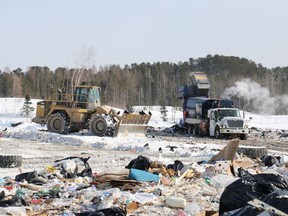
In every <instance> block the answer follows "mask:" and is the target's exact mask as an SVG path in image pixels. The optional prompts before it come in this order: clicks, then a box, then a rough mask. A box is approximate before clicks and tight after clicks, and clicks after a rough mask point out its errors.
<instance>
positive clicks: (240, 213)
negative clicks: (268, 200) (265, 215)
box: [221, 206, 262, 216]
mask: <svg viewBox="0 0 288 216" xmlns="http://www.w3.org/2000/svg"><path fill="white" fill-rule="evenodd" d="M261 212H262V210H260V209H257V208H255V207H253V206H245V207H242V208H239V209H236V210H233V211H228V212H224V213H223V214H221V216H251V215H258V214H260V213H261Z"/></svg>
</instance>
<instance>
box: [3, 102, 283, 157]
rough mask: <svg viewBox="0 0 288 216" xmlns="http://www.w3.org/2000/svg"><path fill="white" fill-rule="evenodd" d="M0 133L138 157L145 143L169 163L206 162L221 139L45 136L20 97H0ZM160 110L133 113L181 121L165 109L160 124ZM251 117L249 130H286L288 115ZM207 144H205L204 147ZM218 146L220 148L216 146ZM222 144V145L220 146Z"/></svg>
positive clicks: (177, 114)
mask: <svg viewBox="0 0 288 216" xmlns="http://www.w3.org/2000/svg"><path fill="white" fill-rule="evenodd" d="M0 103H1V106H0V130H4V129H5V128H7V130H6V132H4V133H3V137H5V138H16V139H20V140H30V141H37V142H45V143H59V144H66V145H73V146H92V147H94V148H98V149H102V150H121V151H128V150H130V151H134V152H138V153H139V154H141V152H143V151H144V150H147V148H144V145H145V144H146V143H148V144H149V151H154V152H158V150H159V148H160V147H161V148H162V149H163V150H164V153H163V155H166V156H168V157H169V156H171V155H173V158H170V160H171V159H172V160H173V159H175V157H178V158H190V160H191V158H193V159H194V160H197V159H199V158H204V159H208V158H210V157H211V156H212V155H213V154H215V149H216V151H217V150H219V147H221V145H222V142H221V140H213V139H211V140H208V141H207V142H209V143H207V142H205V143H197V141H196V140H195V139H193V138H191V139H190V140H189V141H188V142H187V140H185V141H183V140H181V137H180V138H178V139H173V140H172V141H171V140H169V138H168V137H167V140H165V139H159V138H157V137H156V138H154V137H153V136H150V137H149V136H148V137H138V138H137V137H136V138H135V137H133V138H129V137H128V138H127V137H97V136H92V134H90V133H89V132H88V131H86V132H84V133H83V132H79V133H73V134H69V135H60V134H55V133H49V132H47V131H45V130H47V128H46V126H44V127H42V126H41V125H38V124H35V123H32V122H31V119H32V117H34V116H35V111H34V113H32V115H31V118H23V117H22V116H21V115H20V113H21V107H22V106H23V104H24V98H0ZM36 103H37V100H32V104H33V106H35V107H36ZM159 109H160V107H159V106H153V107H148V108H147V107H135V108H134V111H135V112H137V111H139V110H144V111H145V112H148V110H149V111H150V112H152V118H151V120H150V122H149V125H150V126H152V127H154V128H156V129H157V128H159V129H160V128H169V127H171V126H173V125H174V124H177V123H178V122H179V121H180V119H181V118H182V112H181V109H180V108H177V109H176V108H172V107H167V109H168V116H167V117H168V121H166V122H164V121H163V120H162V119H161V116H160V111H159ZM250 116H251V117H252V120H251V121H250V127H257V128H264V129H267V128H271V129H288V116H260V115H255V114H249V115H247V117H250ZM18 122H22V124H20V125H18V126H17V127H12V126H11V123H18ZM208 144H209V145H208ZM169 145H174V146H177V147H178V148H177V149H176V151H175V152H171V151H169V148H167V146H169ZM219 145H220V146H219ZM223 145H224V144H223ZM192 147H193V148H195V147H197V148H199V149H201V151H192V152H191V151H187V150H188V149H191V148H192Z"/></svg>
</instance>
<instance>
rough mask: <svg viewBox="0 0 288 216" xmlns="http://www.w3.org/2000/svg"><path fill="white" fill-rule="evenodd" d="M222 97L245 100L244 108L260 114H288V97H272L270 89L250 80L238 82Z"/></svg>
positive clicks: (226, 90)
mask: <svg viewBox="0 0 288 216" xmlns="http://www.w3.org/2000/svg"><path fill="white" fill-rule="evenodd" d="M222 97H223V98H228V99H231V97H238V98H240V99H243V100H244V101H245V105H244V107H249V108H250V109H252V111H253V112H255V113H258V114H270V115H276V114H287V109H286V107H287V106H288V95H280V96H277V97H272V96H271V95H270V90H269V89H268V88H266V87H262V86H261V85H260V84H259V83H257V82H254V81H252V80H250V79H243V80H241V81H237V82H236V83H235V85H234V86H232V87H230V88H227V89H225V91H224V93H223V95H222Z"/></svg>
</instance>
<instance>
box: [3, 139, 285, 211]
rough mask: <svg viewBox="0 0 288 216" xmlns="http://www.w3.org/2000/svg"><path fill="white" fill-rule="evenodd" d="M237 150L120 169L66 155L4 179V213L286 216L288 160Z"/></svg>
mask: <svg viewBox="0 0 288 216" xmlns="http://www.w3.org/2000/svg"><path fill="white" fill-rule="evenodd" d="M238 146H239V140H231V141H230V142H229V143H228V144H227V145H226V146H225V147H224V148H223V149H222V150H221V151H220V152H219V153H218V154H216V155H214V156H213V157H212V158H210V160H209V161H198V162H193V163H190V164H184V163H183V162H181V161H180V160H177V159H175V161H174V163H172V164H165V163H164V162H163V161H160V160H154V161H153V160H151V159H150V158H147V157H145V156H143V155H138V156H137V157H136V158H134V159H133V160H131V161H130V163H128V164H127V165H126V166H125V167H123V170H121V171H120V172H113V171H111V170H107V171H106V172H101V173H96V172H95V171H93V170H92V169H91V167H90V165H89V157H87V158H83V157H68V158H63V159H61V160H57V161H55V162H54V164H52V165H49V166H46V167H44V168H43V170H42V171H41V172H36V171H32V172H26V173H20V174H18V175H16V176H15V178H11V177H5V178H2V179H0V215H65V216H69V215H78V216H88V215H90V216H92V215H95V216H96V215H109V216H113V215H115V216H123V215H150V216H152V215H177V216H188V215H199V216H202V215H214V216H216V215H259V214H261V213H264V212H266V213H267V214H266V215H287V214H288V208H287V206H288V178H287V175H288V160H287V158H281V157H275V156H272V155H264V156H263V157H262V158H249V157H246V156H245V155H243V154H242V155H239V154H238V153H237V151H238ZM263 215H264V214H263Z"/></svg>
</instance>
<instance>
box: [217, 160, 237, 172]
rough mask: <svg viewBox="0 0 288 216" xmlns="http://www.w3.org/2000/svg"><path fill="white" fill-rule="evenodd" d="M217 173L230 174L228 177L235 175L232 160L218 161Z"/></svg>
mask: <svg viewBox="0 0 288 216" xmlns="http://www.w3.org/2000/svg"><path fill="white" fill-rule="evenodd" d="M215 172H217V173H225V174H228V175H235V174H234V169H233V166H232V164H231V161H230V160H226V161H216V164H215Z"/></svg>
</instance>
